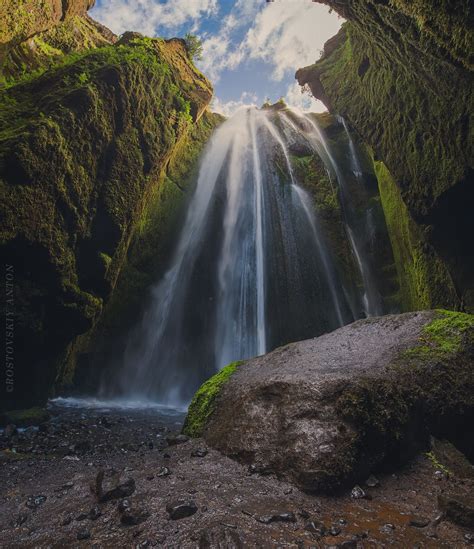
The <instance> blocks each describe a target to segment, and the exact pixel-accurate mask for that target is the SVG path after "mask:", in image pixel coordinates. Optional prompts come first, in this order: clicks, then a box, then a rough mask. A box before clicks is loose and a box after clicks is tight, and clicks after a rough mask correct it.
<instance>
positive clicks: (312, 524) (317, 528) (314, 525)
mask: <svg viewBox="0 0 474 549" xmlns="http://www.w3.org/2000/svg"><path fill="white" fill-rule="evenodd" d="M305 530H307V531H308V532H311V533H312V534H315V535H316V536H318V537H323V536H324V535H326V526H325V525H324V523H323V522H321V521H319V520H309V521H308V522H307V523H306V524H305Z"/></svg>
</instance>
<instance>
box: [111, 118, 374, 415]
mask: <svg viewBox="0 0 474 549" xmlns="http://www.w3.org/2000/svg"><path fill="white" fill-rule="evenodd" d="M347 135H348V137H349V139H348V151H347V154H348V157H350V158H351V162H352V163H354V166H355V167H356V168H354V174H356V171H360V164H359V161H358V159H357V158H356V157H355V155H356V151H355V147H354V144H353V142H352V140H351V138H350V135H349V134H347ZM293 149H298V150H299V151H301V150H302V149H303V150H304V151H306V153H307V154H309V155H311V154H317V155H319V157H320V158H321V159H322V160H323V162H324V164H325V166H326V169H327V172H328V174H329V176H330V178H331V181H332V184H333V185H335V186H337V187H338V195H339V200H340V202H341V210H342V212H343V216H344V221H345V231H346V234H347V239H348V242H349V244H350V246H351V249H352V254H353V257H354V260H355V262H356V264H357V267H358V269H359V271H360V273H359V274H360V282H359V283H357V281H355V280H354V281H353V282H349V283H348V282H347V277H345V278H346V280H345V281H344V282H343V277H342V276H341V273H340V269H338V268H336V262H335V255H334V250H332V249H331V246H330V245H329V242H328V239H327V237H326V235H325V234H324V231H323V230H322V225H321V223H320V220H319V218H318V211H317V209H316V208H315V205H314V203H313V200H312V197H311V196H310V194H309V193H308V191H307V190H305V189H304V188H303V187H302V186H301V185H300V183H299V182H298V181H297V180H296V177H295V175H294V169H293V167H292V162H291V155H292V151H293ZM356 175H357V174H356ZM361 184H362V182H361ZM368 232H369V231H368V230H367V227H364V226H363V227H362V229H361V226H360V222H358V221H357V219H356V218H355V216H354V215H353V212H352V211H351V200H350V196H348V191H347V188H346V185H345V177H344V174H343V173H342V171H341V170H340V169H339V166H338V164H337V161H336V160H335V158H334V155H333V154H332V152H331V147H330V145H329V142H328V140H327V139H326V138H325V136H324V134H323V132H322V131H321V130H320V129H319V127H318V125H317V122H316V119H315V118H313V117H312V116H311V115H307V114H303V113H299V112H296V111H293V110H289V109H284V110H281V111H279V110H276V109H256V108H247V109H242V110H240V111H238V112H237V113H236V114H235V115H234V116H233V117H232V118H230V119H229V120H227V121H225V122H224V123H223V124H222V125H221V126H220V127H219V128H218V129H217V130H216V131H215V133H214V134H213V137H212V138H211V140H210V142H209V143H208V146H207V148H206V150H205V152H204V154H203V157H202V160H201V164H200V170H199V176H198V180H197V183H196V187H195V190H194V192H193V195H192V197H191V199H190V202H189V205H188V207H187V212H186V217H185V220H184V223H183V225H182V228H181V233H180V235H179V238H178V240H177V244H176V246H175V250H174V253H173V257H172V259H171V262H170V267H169V269H168V270H167V272H166V273H165V274H164V276H163V277H162V278H161V279H160V280H159V281H158V282H157V284H156V286H155V287H154V288H153V289H152V291H151V295H150V298H149V300H148V304H147V306H146V308H145V311H144V314H143V317H142V319H141V321H140V322H139V324H138V325H137V326H136V327H135V328H134V329H133V330H132V331H131V333H130V334H129V337H128V340H127V345H126V351H125V354H124V356H123V363H122V365H121V368H120V371H119V373H118V375H117V373H116V374H115V376H114V377H115V381H114V383H112V382H108V383H107V384H106V387H105V389H104V388H103V389H104V390H103V395H105V396H107V397H111V396H113V397H116V398H117V397H118V398H124V399H130V400H133V401H143V402H147V401H152V402H159V403H160V404H162V405H170V406H177V407H180V406H183V405H186V404H187V403H189V401H190V399H191V398H192V396H193V394H194V393H195V391H196V390H197V388H198V387H199V386H200V385H201V384H202V383H203V382H204V381H205V380H206V379H207V378H209V377H210V376H212V375H213V374H215V373H216V372H217V371H219V370H220V369H221V368H222V367H224V366H225V365H227V364H229V363H230V362H232V361H235V360H240V359H246V358H249V357H253V356H256V355H260V354H263V353H266V352H268V351H270V350H272V349H274V348H276V347H278V346H280V345H283V344H285V343H288V342H291V341H297V340H302V339H306V338H310V337H315V336H317V335H320V334H322V333H325V332H329V331H331V330H334V329H336V328H337V327H339V326H342V325H344V324H347V323H349V322H352V321H353V320H355V319H357V318H360V317H362V316H369V315H373V314H380V313H382V312H383V311H382V309H383V306H382V300H381V298H380V294H379V292H378V290H377V283H376V280H375V277H374V275H373V272H372V268H371V262H370V258H369V257H368V254H367V246H364V239H366V238H367V234H368ZM116 372H117V370H116ZM117 378H118V379H117Z"/></svg>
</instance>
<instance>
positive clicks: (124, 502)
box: [117, 499, 132, 513]
mask: <svg viewBox="0 0 474 549" xmlns="http://www.w3.org/2000/svg"><path fill="white" fill-rule="evenodd" d="M131 506H132V504H131V503H130V501H129V500H128V499H123V500H122V501H119V504H118V505H117V509H118V511H119V513H123V512H124V511H126V510H127V509H130V507H131Z"/></svg>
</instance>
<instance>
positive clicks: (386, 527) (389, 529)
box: [379, 523, 395, 534]
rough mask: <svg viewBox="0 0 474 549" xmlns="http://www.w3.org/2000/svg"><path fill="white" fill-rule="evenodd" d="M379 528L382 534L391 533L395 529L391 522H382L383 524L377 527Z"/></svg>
mask: <svg viewBox="0 0 474 549" xmlns="http://www.w3.org/2000/svg"><path fill="white" fill-rule="evenodd" d="M379 530H380V531H381V532H382V533H383V534H391V533H392V532H393V531H394V530H395V526H394V525H393V524H390V523H387V524H384V525H383V526H381V527H380V528H379Z"/></svg>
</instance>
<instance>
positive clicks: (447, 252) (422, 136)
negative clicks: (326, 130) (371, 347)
mask: <svg viewBox="0 0 474 549" xmlns="http://www.w3.org/2000/svg"><path fill="white" fill-rule="evenodd" d="M325 3H326V4H328V5H330V6H332V7H334V9H335V10H336V11H338V12H339V13H341V15H343V17H345V18H346V19H347V20H348V21H347V23H345V24H344V26H343V28H342V30H341V31H340V33H339V34H338V35H337V37H334V38H333V39H331V40H330V41H329V42H328V43H327V45H326V47H325V50H324V55H323V57H322V58H321V60H319V61H318V62H317V63H316V64H314V65H312V66H310V67H305V68H303V69H300V70H299V71H298V72H297V78H298V80H299V82H300V84H302V85H307V86H308V87H309V88H310V89H311V90H312V92H313V94H314V95H315V96H316V97H318V98H320V99H322V100H323V101H324V102H325V103H326V105H327V106H328V107H329V108H330V110H331V111H332V112H335V113H339V114H341V115H343V116H344V117H345V119H346V120H347V121H348V123H349V124H350V125H351V126H352V127H353V128H355V129H356V131H357V132H358V134H359V135H360V136H361V138H362V139H363V141H364V142H365V143H367V144H368V145H370V146H371V147H372V148H373V150H374V153H375V158H376V160H381V161H383V162H384V164H385V165H386V166H387V168H388V170H389V171H390V173H391V174H392V176H393V179H394V181H395V182H396V183H397V185H398V187H399V189H400V192H401V197H402V200H403V202H404V203H405V204H406V206H407V208H408V211H409V212H410V215H411V216H412V219H413V221H414V223H416V224H417V225H419V227H420V231H422V232H425V233H426V236H427V240H428V243H429V244H430V245H431V246H432V247H434V250H435V251H436V254H437V256H438V257H439V259H440V261H442V262H443V263H445V265H446V267H447V269H448V271H449V273H450V276H451V278H452V279H453V280H454V284H455V286H456V290H457V293H458V304H457V306H459V307H461V306H464V307H465V308H466V309H468V310H474V309H473V307H474V300H473V295H474V289H473V280H474V257H473V254H472V251H471V250H472V244H471V239H470V236H468V235H471V234H473V232H474V226H473V223H474V222H473V217H472V215H471V212H470V206H469V205H470V204H472V201H473V188H474V186H473V185H472V179H473V173H474V172H473V163H472V159H473V158H474V149H473V147H474V139H473V135H472V128H473V123H472V113H473V112H474V92H473V86H472V68H473V56H472V28H470V26H469V21H471V20H472V7H471V6H470V5H469V3H468V2H465V1H463V0H459V1H455V2H450V3H447V2H441V3H440V4H439V5H438V6H437V8H436V10H433V6H432V4H431V3H430V2H428V1H427V0H418V1H416V2H408V1H405V0H394V1H391V2H379V1H376V0H370V1H368V2H365V1H364V2H363V1H361V0H356V1H353V2H352V1H351V2H349V1H342V2H341V1H339V0H338V1H337V2H336V1H332V0H326V1H325ZM435 12H436V13H435ZM394 238H395V236H394ZM435 263H436V262H435ZM433 268H434V269H435V270H439V269H437V265H436V264H434V265H433ZM430 276H431V278H434V279H436V278H438V274H437V273H432V274H431V275H430ZM436 291H437V289H436V288H433V292H436ZM446 295H447V299H446V302H445V303H444V305H445V306H451V301H450V300H451V292H450V289H449V288H447V291H446Z"/></svg>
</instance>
